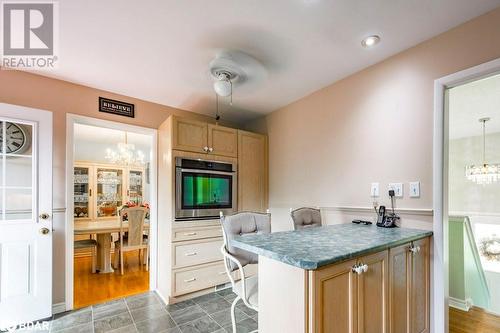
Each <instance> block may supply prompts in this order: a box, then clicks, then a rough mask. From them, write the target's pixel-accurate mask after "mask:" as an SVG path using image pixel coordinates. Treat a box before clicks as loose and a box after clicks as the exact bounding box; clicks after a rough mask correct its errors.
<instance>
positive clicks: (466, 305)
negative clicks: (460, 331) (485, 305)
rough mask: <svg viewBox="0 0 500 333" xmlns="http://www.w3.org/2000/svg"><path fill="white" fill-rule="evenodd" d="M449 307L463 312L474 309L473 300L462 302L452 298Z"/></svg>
mask: <svg viewBox="0 0 500 333" xmlns="http://www.w3.org/2000/svg"><path fill="white" fill-rule="evenodd" d="M448 305H449V306H451V307H454V308H455V309H459V310H462V311H469V310H470V308H471V307H472V300H471V299H466V300H461V299H458V298H454V297H450V298H449V301H448Z"/></svg>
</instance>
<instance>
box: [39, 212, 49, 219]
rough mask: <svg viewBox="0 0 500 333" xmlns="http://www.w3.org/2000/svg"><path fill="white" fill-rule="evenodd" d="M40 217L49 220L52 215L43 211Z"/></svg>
mask: <svg viewBox="0 0 500 333" xmlns="http://www.w3.org/2000/svg"><path fill="white" fill-rule="evenodd" d="M39 217H40V218H41V219H42V220H47V219H48V218H49V217H50V215H49V214H47V213H42V214H40V216H39Z"/></svg>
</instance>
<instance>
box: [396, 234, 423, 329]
mask: <svg viewBox="0 0 500 333" xmlns="http://www.w3.org/2000/svg"><path fill="white" fill-rule="evenodd" d="M429 258H430V253H429V239H428V238H425V239H422V240H419V241H415V242H413V243H411V244H405V245H402V246H399V247H395V248H392V249H391V250H390V251H389V282H390V284H389V285H390V290H389V318H390V323H389V331H390V332H391V333H426V332H429V326H430V325H429V311H430V305H429V297H430V284H429V283H430V275H429V270H430V259H429Z"/></svg>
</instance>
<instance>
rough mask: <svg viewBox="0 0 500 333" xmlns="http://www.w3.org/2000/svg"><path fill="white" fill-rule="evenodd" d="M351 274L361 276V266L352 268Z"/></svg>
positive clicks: (357, 265)
mask: <svg viewBox="0 0 500 333" xmlns="http://www.w3.org/2000/svg"><path fill="white" fill-rule="evenodd" d="M352 272H353V273H356V274H358V275H361V274H362V273H363V268H361V265H359V264H356V265H354V266H352Z"/></svg>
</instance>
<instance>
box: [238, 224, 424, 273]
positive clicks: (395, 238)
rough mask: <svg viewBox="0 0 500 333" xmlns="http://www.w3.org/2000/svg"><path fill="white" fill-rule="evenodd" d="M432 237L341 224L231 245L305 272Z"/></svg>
mask: <svg viewBox="0 0 500 333" xmlns="http://www.w3.org/2000/svg"><path fill="white" fill-rule="evenodd" d="M431 235H432V231H426V230H417V229H407V228H390V229H387V228H380V227H377V226H375V225H363V224H352V223H349V224H338V225H329V226H322V227H316V228H314V227H313V228H307V229H302V230H297V231H283V232H274V233H271V234H252V235H244V236H240V237H237V238H236V239H233V240H232V241H231V245H233V246H235V247H238V248H240V249H243V250H247V251H249V252H253V253H257V254H259V255H262V256H264V257H268V258H271V259H274V260H278V261H281V262H283V263H286V264H289V265H293V266H296V267H299V268H302V269H307V270H314V269H318V268H320V267H322V266H325V265H329V264H334V263H337V262H340V261H344V260H348V259H352V258H356V257H359V256H362V255H364V254H368V253H374V252H379V251H383V250H386V249H389V248H391V247H395V246H398V245H402V244H405V243H408V242H411V241H414V240H417V239H421V238H425V237H428V236H431Z"/></svg>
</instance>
